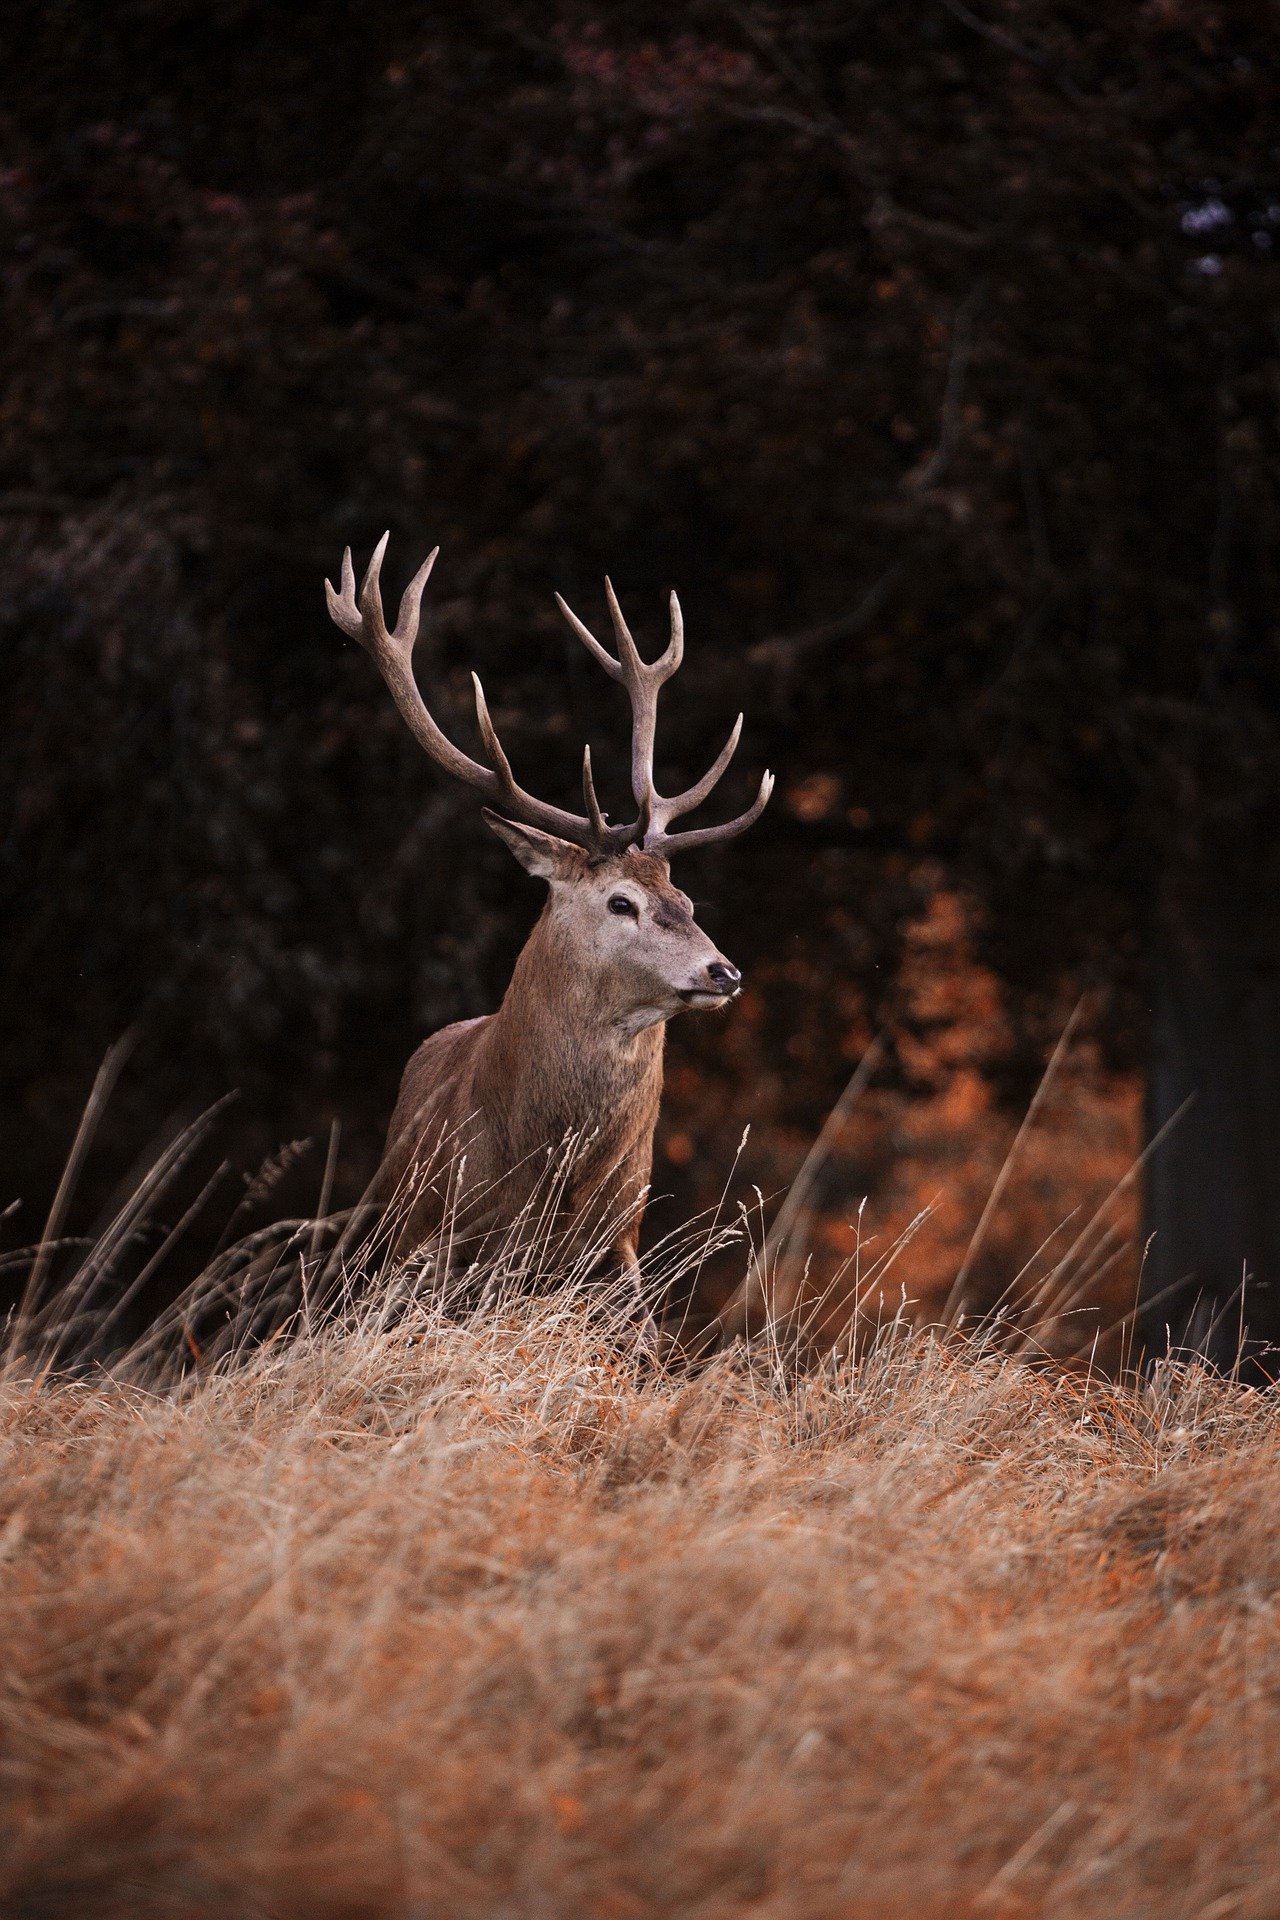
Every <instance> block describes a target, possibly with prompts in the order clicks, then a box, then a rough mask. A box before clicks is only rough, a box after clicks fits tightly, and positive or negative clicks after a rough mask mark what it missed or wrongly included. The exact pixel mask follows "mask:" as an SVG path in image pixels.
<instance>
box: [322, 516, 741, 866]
mask: <svg viewBox="0 0 1280 1920" xmlns="http://www.w3.org/2000/svg"><path fill="white" fill-rule="evenodd" d="M389 538H390V535H389V534H386V533H384V534H383V536H382V538H381V540H379V542H378V544H377V546H376V547H375V548H374V552H373V558H372V560H370V562H369V569H368V572H367V573H366V574H365V576H364V580H363V582H362V584H361V587H360V593H359V598H358V599H357V596H356V577H355V570H354V568H353V567H352V564H351V549H350V547H348V548H347V550H346V552H345V553H344V554H343V556H342V590H341V592H340V593H338V592H335V591H334V589H333V587H332V585H331V584H330V582H329V581H328V580H326V581H325V583H324V592H325V600H326V602H327V604H328V608H329V617H330V618H331V619H332V620H333V621H334V623H335V625H337V626H339V627H341V629H342V631H343V632H344V633H345V634H347V635H349V636H350V638H351V639H353V640H358V641H359V642H360V645H361V646H362V647H363V648H364V649H365V651H366V652H367V653H369V654H371V655H372V656H373V659H374V661H375V662H376V663H377V666H378V670H379V672H380V673H381V674H382V677H383V679H384V680H385V681H386V683H387V686H388V688H389V690H390V693H391V697H392V699H393V700H394V701H395V703H396V706H397V707H398V708H399V709H400V713H401V715H402V717H403V719H404V720H405V721H406V723H407V725H408V727H409V730H410V732H411V733H412V734H413V737H414V739H415V740H416V741H417V742H418V744H419V746H420V747H422V748H423V750H424V751H425V752H426V753H427V754H428V755H429V756H430V758H431V759H432V760H434V761H435V763H436V765H437V766H438V767H441V768H443V770H444V771H445V772H446V773H450V774H452V775H453V777H454V779H455V780H461V781H463V782H464V783H465V784H466V785H467V786H469V787H474V788H475V790H476V792H477V793H480V794H483V796H484V798H485V799H486V800H487V801H488V802H489V803H490V805H492V806H495V807H497V808H499V809H500V810H501V811H502V812H503V813H504V814H507V815H508V816H510V817H511V818H513V819H516V820H522V821H523V822H524V823H525V825H526V826H531V827H540V828H541V829H542V830H543V831H544V832H545V833H554V834H558V835H559V837H560V838H561V839H562V840H571V841H572V842H573V843H574V844H575V845H576V846H580V847H585V848H586V849H587V851H588V852H589V853H592V854H595V855H597V856H599V855H603V854H607V853H620V852H621V851H622V850H623V849H624V848H625V847H630V846H639V847H642V848H643V849H644V850H645V852H646V853H654V854H658V855H659V856H661V857H662V858H664V859H665V858H667V857H669V855H670V854H671V853H672V852H673V851H676V850H680V849H684V848H687V847H705V846H709V845H710V844H711V843H712V842H713V841H716V840H731V839H733V838H734V836H735V835H737V834H739V833H743V832H745V830H746V829H747V828H748V827H749V826H750V825H751V823H752V821H753V820H757V819H759V817H760V815H761V813H762V812H763V811H764V808H765V806H766V804H767V802H768V799H769V795H770V793H771V792H772V791H773V776H772V774H769V773H766V774H765V776H764V778H763V780H762V781H761V782H760V791H759V793H758V794H757V796H756V799H755V801H754V803H753V804H752V805H751V806H750V807H749V808H748V809H747V811H746V812H745V813H743V814H740V815H739V816H738V818H737V819H736V820H729V821H726V822H725V823H724V825H723V826H719V827H699V828H695V829H694V831H693V832H691V833H678V834H671V833H668V832H667V827H668V825H669V824H670V822H671V821H672V820H675V819H677V818H679V816H680V815H681V814H684V813H689V812H691V811H692V810H693V808H694V807H697V806H700V805H701V804H702V802H703V801H704V800H705V799H706V797H707V795H708V794H709V793H710V792H711V790H712V788H713V787H714V786H715V784H716V782H717V781H718V780H719V778H720V776H721V774H722V773H723V772H724V770H725V768H726V767H727V766H728V764H729V762H730V760H731V759H732V758H733V754H734V749H735V748H736V746H737V744H738V740H739V737H740V736H741V733H742V715H741V714H739V715H738V718H737V721H736V723H735V725H734V728H733V732H732V733H731V734H730V735H729V739H728V741H727V742H726V744H725V746H724V748H723V750H722V751H721V753H720V754H719V756H718V757H717V759H716V760H715V762H714V764H713V765H712V766H711V767H710V768H709V769H708V771H707V772H706V773H705V774H704V775H703V776H702V778H701V780H699V781H698V782H697V783H696V784H695V785H694V786H692V787H689V788H687V789H686V791H685V792H684V793H680V794H676V795H675V796H674V797H673V798H670V799H664V798H663V797H662V795H660V794H659V793H658V791H657V789H656V788H655V786H654V784H653V743H654V734H655V731H656V727H657V719H658V693H659V690H660V688H661V687H662V686H663V685H664V684H665V682H666V681H668V680H669V679H670V678H671V676H672V674H673V673H674V672H675V670H676V668H677V667H678V666H679V665H680V661H681V658H682V656H683V653H684V626H683V622H682V620H681V617H680V603H679V601H678V600H677V599H676V596H675V594H674V593H673V594H672V596H671V639H670V642H669V643H668V646H667V650H666V652H665V653H664V654H663V655H662V658H661V659H660V660H655V661H653V662H652V663H651V664H648V665H646V663H645V662H644V661H643V660H642V659H641V658H640V655H639V653H638V651H637V649H636V644H635V641H634V640H633V639H632V638H631V634H630V632H629V630H628V628H627V623H626V621H625V620H624V619H623V617H622V610H621V608H620V607H619V605H618V602H617V599H616V597H615V595H614V591H613V588H612V586H611V585H610V584H609V582H608V581H607V580H606V581H605V592H606V594H607V595H608V600H609V613H610V617H611V618H612V621H613V630H614V633H615V635H616V636H617V642H618V658H617V659H616V660H615V658H614V657H613V655H612V654H611V653H610V652H609V651H608V650H607V648H605V647H602V646H601V645H600V642H599V641H598V640H597V639H596V638H595V635H594V634H592V633H591V632H590V631H589V630H588V628H586V627H585V626H584V625H583V623H582V621H581V620H579V619H578V616H577V615H576V614H575V613H572V612H571V611H570V609H569V608H568V607H567V606H566V605H565V603H564V601H563V600H561V598H560V595H559V594H557V595H556V600H557V602H558V603H559V606H560V611H561V612H562V613H563V614H564V616H565V618H566V620H568V622H569V624H570V626H571V627H572V628H573V630H574V632H575V633H576V634H577V635H578V637H579V639H580V640H582V641H583V642H584V644H585V645H586V646H587V648H588V649H589V650H590V652H591V653H593V654H594V655H595V657H596V659H597V660H598V661H599V662H600V664H601V666H602V667H603V668H604V669H605V672H606V673H608V674H609V676H610V678H611V679H614V680H619V681H621V682H622V684H623V686H625V687H626V689H627V693H628V695H629V697H630V700H631V712H632V726H631V787H632V792H633V793H634V795H635V801H636V807H637V817H636V820H635V822H634V823H633V824H632V825H631V826H610V825H609V824H608V821H607V820H606V818H605V815H604V813H603V812H602V811H601V808H600V803H599V801H598V800H597V798H596V790H595V783H594V781H593V779H592V775H591V749H590V747H587V748H586V750H585V751H584V753H583V757H582V794H583V800H584V802H585V805H586V809H587V811H586V814H585V815H582V814H577V813H566V812H565V811H564V809H563V808H561V807H554V806H552V805H550V803H549V802H547V801H545V800H538V799H536V798H535V796H534V795H533V794H531V793H526V792H525V790H524V788H523V787H521V786H520V785H519V784H518V782H517V780H516V777H515V775H514V774H513V773H512V771H511V763H510V761H509V760H508V759H507V756H506V754H505V752H504V751H503V747H502V742H501V741H500V740H499V738H498V735H497V731H496V729H495V727H494V724H493V721H492V719H491V718H490V716H489V708H488V704H487V702H486V700H485V697H484V688H483V687H482V686H481V685H480V680H479V677H478V676H477V675H476V674H474V673H473V674H472V676H471V679H472V682H473V684H474V687H475V700H476V723H477V725H478V726H479V729H480V737H481V739H482V740H483V742H484V748H485V752H486V753H487V754H488V756H489V762H490V764H489V766H487V767H484V766H481V764H480V762H479V761H478V760H473V759H471V757H470V756H469V755H468V754H465V753H463V751H462V750H461V748H460V747H455V746H454V744H453V742H452V740H450V739H449V737H448V735H447V734H445V733H443V732H441V730H440V728H439V727H438V726H437V724H436V722H435V720H434V719H433V718H432V716H431V714H430V712H429V711H428V709H427V707H426V704H425V703H424V701H423V698H422V695H421V694H420V693H419V691H418V684H417V681H416V680H415V679H414V677H413V649H414V646H415V645H416V643H417V639H418V631H419V619H420V609H421V606H422V591H423V588H424V587H425V586H426V584H427V580H428V577H429V576H430V573H431V569H432V567H433V566H434V565H435V561H436V555H437V554H438V553H439V551H440V549H439V547H434V548H433V549H432V551H431V552H430V553H429V554H428V555H427V557H426V559H425V560H424V561H423V563H422V565H421V566H420V567H419V569H418V571H417V573H415V575H414V576H413V579H412V580H411V581H410V582H409V584H408V586H407V587H406V588H405V590H404V593H403V595H402V596H401V600H400V612H399V615H398V616H397V619H396V624H395V627H394V628H393V629H392V630H391V631H390V632H388V630H387V622H386V616H385V614H384V613H383V608H382V592H381V589H380V586H379V576H380V574H381V571H382V559H383V555H384V554H385V553H386V550H387V541H388V540H389Z"/></svg>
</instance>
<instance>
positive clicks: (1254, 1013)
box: [1142, 833, 1280, 1382]
mask: <svg viewBox="0 0 1280 1920" xmlns="http://www.w3.org/2000/svg"><path fill="white" fill-rule="evenodd" d="M1269 853H1270V850H1269V849H1267V848H1265V845H1264V842H1263V836H1261V835H1260V834H1244V833H1242V834H1241V835H1240V836H1239V837H1233V840H1232V842H1231V844H1229V845H1228V844H1225V843H1224V844H1222V845H1219V846H1216V847H1215V848H1214V850H1213V852H1212V854H1207V855H1205V856H1203V857H1202V858H1201V859H1200V861H1199V862H1198V864H1197V867H1196V870H1195V872H1194V874H1193V875H1192V876H1191V877H1190V879H1188V880H1185V881H1183V882H1182V883H1181V884H1180V885H1179V886H1178V888H1177V889H1176V892H1175V891H1174V890H1172V889H1170V891H1169V892H1168V893H1167V894H1166V897H1165V898H1164V899H1163V900H1162V901H1161V903H1160V905H1159V908H1158V910H1157V912H1156V914H1155V916H1154V924H1153V929H1152V932H1153V938H1152V943H1151V987H1152V1035H1151V1038H1152V1046H1151V1059H1150V1069H1149V1076H1148V1083H1147V1123H1148V1138H1149V1139H1152V1140H1154V1138H1155V1136H1156V1135H1157V1134H1158V1133H1159V1131H1160V1129H1161V1128H1163V1127H1165V1126H1169V1128H1170V1131H1169V1133H1168V1135H1167V1137H1166V1138H1165V1139H1164V1140H1163V1141H1161V1142H1160V1143H1159V1144H1158V1145H1156V1146H1155V1148H1154V1151H1153V1152H1152V1155H1151V1158H1150V1161H1149V1163H1148V1170H1147V1186H1146V1212H1147V1222H1146V1226H1147V1233H1148V1235H1154V1238H1153V1239H1152V1241H1151V1244H1150V1249H1149V1252H1148V1255H1147V1260H1146V1266H1145V1272H1144V1279H1143V1287H1142V1305H1143V1312H1142V1341H1143V1346H1144V1349H1145V1352H1146V1354H1147V1357H1148V1358H1151V1357H1153V1356H1155V1355H1156V1354H1159V1353H1163V1352H1164V1351H1166V1349H1167V1347H1168V1346H1169V1345H1170V1344H1171V1345H1172V1346H1173V1347H1174V1348H1175V1349H1176V1348H1184V1349H1191V1350H1194V1351H1195V1352H1197V1353H1199V1354H1202V1355H1203V1356H1204V1357H1205V1358H1206V1359H1208V1360H1209V1361H1211V1362H1212V1363H1213V1364H1214V1365H1215V1366H1218V1367H1220V1368H1223V1369H1224V1370H1225V1369H1230V1368H1231V1367H1233V1366H1234V1365H1235V1364H1236V1362H1237V1356H1241V1364H1242V1368H1243V1370H1244V1372H1245V1374H1246V1377H1249V1378H1252V1379H1254V1380H1255V1381H1259V1382H1261V1381H1262V1380H1264V1379H1266V1378H1274V1377H1276V1376H1277V1374H1280V1364H1278V1363H1280V964H1278V962H1280V937H1278V933H1280V911H1278V904H1280V883H1278V881H1277V876H1276V874H1275V872H1274V869H1273V859H1272V858H1270V857H1268V855H1269ZM1187 1101H1190V1105H1189V1106H1187V1107H1186V1109H1185V1111H1184V1112H1183V1113H1182V1116H1181V1118H1179V1119H1176V1120H1175V1119H1174V1116H1175V1114H1177V1112H1178V1110H1179V1108H1181V1107H1183V1104H1184V1102H1187ZM1171 1123H1172V1124H1171ZM1242 1350H1243V1351H1242Z"/></svg>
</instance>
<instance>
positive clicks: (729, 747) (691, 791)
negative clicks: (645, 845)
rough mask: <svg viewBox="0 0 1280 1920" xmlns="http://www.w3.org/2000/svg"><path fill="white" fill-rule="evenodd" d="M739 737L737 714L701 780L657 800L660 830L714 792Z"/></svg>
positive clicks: (699, 804)
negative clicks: (668, 796)
mask: <svg viewBox="0 0 1280 1920" xmlns="http://www.w3.org/2000/svg"><path fill="white" fill-rule="evenodd" d="M741 738H742V715H741V714H739V715H738V717H737V719H736V720H735V721H734V723H733V728H732V731H731V732H730V734H729V738H728V739H727V740H726V741H725V743H724V745H723V746H722V747H721V749H720V751H719V753H718V754H717V755H716V757H715V759H714V760H713V761H712V763H711V765H710V766H709V767H708V768H707V771H706V772H705V773H704V774H703V776H702V778H701V780H697V781H695V782H694V784H693V786H691V787H686V788H685V790H684V792H683V793H677V794H673V795H672V797H671V799H670V800H660V801H659V802H658V806H657V811H656V816H655V817H656V818H657V820H658V826H659V829H660V830H661V829H664V828H665V827H666V826H667V825H668V823H669V822H670V821H672V820H678V819H679V818H680V815H681V814H682V813H692V812H693V810H694V808H695V807H700V806H701V805H702V803H703V801H704V800H705V799H706V798H707V796H708V795H709V794H711V793H712V792H714V790H715V788H716V787H718V786H719V784H720V782H721V780H722V779H723V778H724V774H725V770H726V769H727V767H728V765H729V762H730V761H731V760H732V759H733V756H734V754H735V753H736V752H737V751H738V742H739V740H741Z"/></svg>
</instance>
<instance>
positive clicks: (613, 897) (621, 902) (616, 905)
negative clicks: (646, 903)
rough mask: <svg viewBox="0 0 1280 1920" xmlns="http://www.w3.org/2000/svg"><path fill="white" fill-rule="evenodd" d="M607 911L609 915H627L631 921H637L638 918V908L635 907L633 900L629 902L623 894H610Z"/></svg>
mask: <svg viewBox="0 0 1280 1920" xmlns="http://www.w3.org/2000/svg"><path fill="white" fill-rule="evenodd" d="M609 911H610V913H625V914H629V915H630V917H631V918H632V919H633V920H638V919H639V918H640V909H639V907H638V906H637V905H636V903H635V901H634V900H629V899H628V898H627V896H626V894H625V893H614V894H610V896H609Z"/></svg>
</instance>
